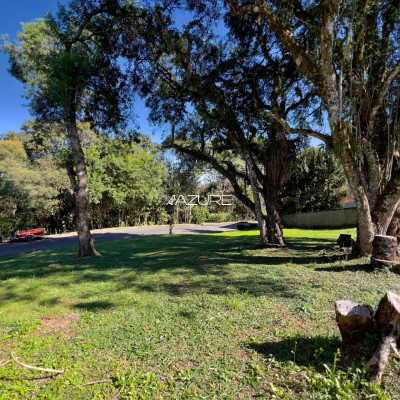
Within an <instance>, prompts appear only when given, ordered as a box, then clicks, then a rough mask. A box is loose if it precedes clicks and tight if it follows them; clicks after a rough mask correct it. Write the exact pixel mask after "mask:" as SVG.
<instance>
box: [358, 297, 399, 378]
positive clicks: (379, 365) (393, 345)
mask: <svg viewBox="0 0 400 400" xmlns="http://www.w3.org/2000/svg"><path fill="white" fill-rule="evenodd" d="M375 328H376V330H377V331H378V332H379V333H380V334H382V342H381V343H380V345H379V347H378V349H377V350H376V352H375V354H374V355H373V356H372V358H371V359H370V360H369V361H368V363H367V364H366V365H365V369H372V375H371V379H370V380H371V382H375V383H377V384H378V385H379V384H380V383H381V382H382V376H383V372H384V369H385V366H386V364H387V362H388V360H389V356H390V354H391V353H394V354H395V355H396V357H398V358H400V354H399V351H398V349H397V340H398V339H399V336H400V296H398V295H397V294H395V293H393V292H387V293H386V294H385V296H384V297H383V298H382V299H381V301H380V303H379V306H378V310H377V311H376V314H375Z"/></svg>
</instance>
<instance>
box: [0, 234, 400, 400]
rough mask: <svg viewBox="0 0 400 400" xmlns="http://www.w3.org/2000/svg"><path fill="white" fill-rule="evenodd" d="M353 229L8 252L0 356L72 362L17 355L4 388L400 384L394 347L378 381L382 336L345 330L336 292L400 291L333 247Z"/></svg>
mask: <svg viewBox="0 0 400 400" xmlns="http://www.w3.org/2000/svg"><path fill="white" fill-rule="evenodd" d="M345 232H347V231H344V230H340V231H328V230H318V231H311V230H308V231H307V230H296V229H287V230H286V231H285V236H286V240H287V243H288V248H286V249H278V248H262V249H259V248H252V247H249V246H246V245H248V244H250V243H254V242H257V240H258V237H257V232H253V231H251V232H233V233H222V234H212V235H211V234H210V235H182V236H178V235H176V236H175V235H174V236H165V237H157V238H156V237H149V238H141V239H130V240H122V241H114V242H107V243H101V244H98V245H97V248H98V250H100V251H101V253H102V257H93V258H89V259H77V258H76V252H77V249H76V248H66V249H65V248H64V249H57V250H48V251H40V252H36V253H31V254H26V255H21V256H13V257H1V258H0V280H1V286H0V360H1V359H3V360H6V359H7V358H8V357H9V354H10V352H13V354H15V355H16V356H17V357H18V358H19V359H20V360H21V361H23V362H25V363H27V364H31V365H36V366H42V367H48V368H56V369H65V373H64V374H62V375H59V376H56V377H51V376H50V377H48V375H49V374H46V373H43V372H37V371H32V370H28V369H24V368H21V367H20V366H18V365H16V364H15V363H13V362H10V363H8V364H6V365H5V366H3V367H2V368H0V399H14V398H15V399H19V398H21V399H27V398H39V399H111V398H119V399H251V398H257V399H272V398H285V399H286V398H290V399H333V398H337V399H353V398H355V399H357V398H360V399H361V398H371V399H372V398H375V399H378V398H380V399H390V398H393V399H396V398H399V396H400V387H399V383H397V381H398V376H396V374H398V371H399V367H400V364H399V363H398V362H397V361H394V360H393V361H392V362H391V365H390V367H389V368H388V371H387V375H386V376H385V378H384V381H385V386H384V387H383V388H377V387H373V386H370V385H368V384H367V383H366V377H365V376H364V375H363V373H362V372H361V371H358V370H357V368H361V367H362V365H363V362H364V360H365V359H366V358H368V356H370V355H371V352H373V350H374V346H375V344H371V345H370V346H368V345H367V347H365V348H363V349H358V350H356V349H354V348H345V347H343V346H342V344H341V342H340V335H339V332H338V329H337V327H336V323H335V321H334V317H335V316H334V302H335V300H337V299H341V298H347V299H350V300H353V301H357V302H361V303H369V304H371V305H373V306H374V307H376V306H377V304H378V302H379V299H380V298H381V297H382V295H383V294H384V293H385V292H386V291H388V290H391V291H394V292H397V293H400V277H399V275H398V274H397V273H395V272H393V271H374V270H372V269H371V268H370V266H369V260H368V259H366V258H364V259H357V260H350V261H348V260H346V257H345V256H343V255H340V254H338V252H337V250H334V249H333V248H332V246H334V245H335V241H336V239H337V237H338V236H339V233H345ZM348 232H349V233H352V234H353V237H354V235H355V232H354V230H348ZM371 340H372V339H371ZM338 349H339V351H338ZM0 363H1V361H0ZM349 368H350V369H349ZM46 376H47V377H46ZM106 378H110V379H112V382H109V383H102V384H95V385H91V386H83V387H80V385H81V384H83V383H87V382H91V381H95V380H102V379H106ZM113 396H114V397H113Z"/></svg>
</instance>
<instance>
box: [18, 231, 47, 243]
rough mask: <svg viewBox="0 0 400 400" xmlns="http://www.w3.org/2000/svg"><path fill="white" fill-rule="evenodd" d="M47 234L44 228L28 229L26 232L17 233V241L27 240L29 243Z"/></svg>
mask: <svg viewBox="0 0 400 400" xmlns="http://www.w3.org/2000/svg"><path fill="white" fill-rule="evenodd" d="M45 234H46V229H44V228H36V229H28V230H26V231H17V232H15V239H25V240H26V241H27V242H31V241H32V240H33V239H35V238H37V237H41V236H43V235H45Z"/></svg>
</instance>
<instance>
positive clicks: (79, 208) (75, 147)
mask: <svg viewBox="0 0 400 400" xmlns="http://www.w3.org/2000/svg"><path fill="white" fill-rule="evenodd" d="M74 107H75V105H71V106H70V110H69V115H68V117H67V120H66V124H65V125H66V130H67V134H68V139H69V142H70V145H71V150H72V155H73V157H74V163H75V170H76V178H77V185H76V186H77V187H76V190H75V219H76V221H75V223H76V231H77V233H78V241H79V252H78V257H85V256H92V255H99V253H98V252H97V251H96V249H95V248H94V243H93V238H92V235H91V233H90V229H89V212H88V204H89V201H88V176H87V171H86V164H85V157H84V154H83V150H82V147H81V143H80V140H79V135H78V129H77V126H76V117H75V116H76V112H75V108H74Z"/></svg>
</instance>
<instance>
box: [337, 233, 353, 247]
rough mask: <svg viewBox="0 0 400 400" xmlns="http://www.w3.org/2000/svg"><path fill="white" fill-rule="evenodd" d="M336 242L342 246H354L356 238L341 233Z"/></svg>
mask: <svg viewBox="0 0 400 400" xmlns="http://www.w3.org/2000/svg"><path fill="white" fill-rule="evenodd" d="M336 243H337V244H338V245H339V247H340V248H343V247H353V245H354V239H352V238H351V235H348V234H344V233H341V234H340V236H339V238H338V240H337V241H336Z"/></svg>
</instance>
